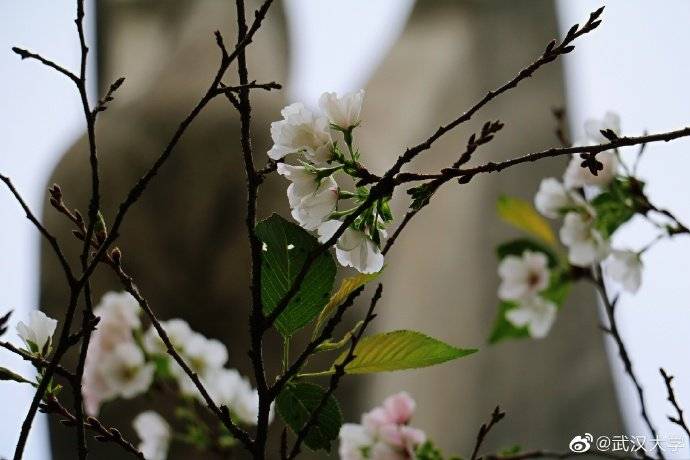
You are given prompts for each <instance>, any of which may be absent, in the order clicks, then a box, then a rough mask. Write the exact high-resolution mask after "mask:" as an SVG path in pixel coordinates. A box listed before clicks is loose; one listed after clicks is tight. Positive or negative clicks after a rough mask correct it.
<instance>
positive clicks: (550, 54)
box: [264, 7, 690, 329]
mask: <svg viewBox="0 0 690 460" xmlns="http://www.w3.org/2000/svg"><path fill="white" fill-rule="evenodd" d="M603 10H604V8H603V7H602V8H599V9H598V10H596V11H594V12H593V13H591V14H590V17H589V20H588V21H587V23H586V24H585V25H584V26H582V27H581V28H580V27H579V26H578V25H575V26H573V27H571V29H570V30H569V31H568V33H567V34H566V37H565V38H564V39H563V41H562V42H561V44H559V45H558V46H556V41H555V40H554V41H552V42H551V43H549V45H547V47H546V50H545V51H544V53H543V54H542V56H541V57H540V58H539V59H537V60H536V61H535V62H533V63H532V64H530V65H529V66H527V67H525V68H524V69H522V70H521V71H520V72H519V73H518V74H517V75H516V76H515V77H514V78H513V79H512V80H510V81H509V82H508V83H506V84H504V85H503V86H501V87H500V88H498V89H497V90H495V91H490V92H489V93H487V95H486V96H484V98H482V99H481V100H480V101H479V102H477V103H476V104H475V105H474V106H473V107H472V108H470V109H469V110H468V111H467V112H465V113H464V114H462V115H460V116H459V117H458V118H456V119H455V120H453V121H452V122H450V123H448V124H447V125H444V126H441V127H440V128H438V130H436V132H435V133H434V134H433V135H431V137H429V138H428V139H427V140H425V141H424V142H422V143H420V144H418V145H416V146H415V147H412V148H409V149H407V150H406V151H405V152H404V153H403V154H402V155H400V157H398V160H397V161H396V162H395V164H394V165H393V166H392V167H391V168H390V169H389V170H388V171H387V172H386V173H385V174H384V175H383V177H381V179H380V180H379V181H378V182H377V183H376V184H375V185H374V186H373V187H372V189H371V190H370V192H369V197H368V198H367V199H366V200H365V201H364V202H363V203H362V204H361V205H360V206H359V207H358V208H357V209H356V210H355V211H354V212H353V213H352V214H350V215H348V216H347V217H346V218H345V220H344V221H343V223H342V225H341V226H340V228H339V229H338V230H337V231H336V232H335V234H333V236H332V237H331V238H330V239H329V240H328V241H326V242H325V243H323V244H322V245H321V246H320V247H319V248H318V249H316V250H315V251H312V253H311V254H310V255H309V256H308V257H307V260H306V261H305V263H304V265H303V266H302V269H301V270H300V272H299V273H298V274H297V276H296V277H295V280H294V281H293V283H292V286H291V287H290V289H288V291H287V292H286V294H285V295H284V296H283V298H282V299H281V300H280V302H278V305H276V307H275V308H274V309H273V311H272V312H271V314H270V315H268V317H267V319H266V322H265V324H264V328H265V329H268V328H270V327H271V326H272V325H273V323H274V322H275V320H276V318H278V316H280V315H281V314H282V313H283V311H285V309H286V308H287V306H288V304H289V303H290V301H291V300H292V298H293V297H294V296H295V295H296V294H297V292H298V291H299V288H300V286H301V284H302V282H303V281H304V278H305V277H306V275H307V273H308V271H309V268H310V267H311V265H312V264H313V263H314V261H315V260H316V258H317V257H318V256H319V255H320V254H322V253H323V252H324V251H326V250H328V249H329V248H330V247H331V246H333V244H335V242H336V241H337V240H338V238H339V237H340V236H341V235H342V234H343V233H344V232H345V230H346V229H347V227H349V225H350V224H351V223H352V222H354V220H355V219H356V218H357V217H358V216H359V215H360V214H361V213H362V212H364V210H366V209H367V208H368V207H369V206H371V205H372V204H373V203H374V202H375V201H376V200H377V199H379V198H382V197H384V196H388V195H390V194H391V193H392V192H393V189H394V188H395V186H396V185H399V184H401V183H404V182H409V181H410V180H402V179H400V177H401V176H402V177H403V178H406V177H407V175H406V174H398V173H400V170H401V169H402V167H403V166H404V165H405V164H407V163H409V162H410V161H412V160H413V159H414V158H415V157H416V156H417V155H419V154H420V153H421V152H423V151H425V150H428V149H430V148H431V146H432V145H433V143H434V142H436V141H437V140H438V139H439V138H440V137H442V136H443V135H444V134H446V133H448V132H449V131H451V130H453V129H454V128H456V127H457V126H459V125H460V124H461V123H464V122H466V121H468V120H469V119H470V118H472V116H473V115H474V114H475V113H476V112H477V111H479V109H481V108H482V107H484V106H485V105H486V104H488V103H489V102H491V101H492V100H493V99H495V98H496V97H497V96H499V95H501V94H503V93H505V92H506V91H508V90H510V89H512V88H514V87H516V86H517V85H518V83H520V82H521V81H522V80H524V79H526V78H528V77H530V76H531V75H532V74H533V73H534V72H535V71H536V70H537V69H539V68H540V67H542V66H543V65H545V64H547V63H549V62H551V61H554V60H555V59H556V58H557V57H558V56H560V55H562V54H567V53H570V52H571V51H573V50H574V49H575V48H574V46H572V45H571V43H572V42H573V41H574V40H575V39H577V38H578V37H580V36H582V35H584V34H586V33H588V32H590V31H592V30H594V29H595V28H596V27H598V26H599V24H600V22H601V21H599V20H598V18H599V16H600V15H601V13H602V12H603ZM688 134H690V132H688V133H687V134H685V135H688ZM517 163H520V162H517ZM491 165H492V167H496V166H497V165H496V164H494V163H491ZM508 166H509V164H506V165H505V166H503V167H502V168H501V169H504V168H506V167H508ZM499 170H500V169H499ZM446 171H463V170H461V169H452V168H451V169H449V170H446ZM396 175H397V176H396ZM410 176H413V177H420V178H415V179H411V180H426V179H436V178H439V177H443V175H436V176H427V177H424V176H421V175H410ZM452 177H457V175H456V176H452ZM452 177H451V178H452ZM448 180H450V178H449V179H448Z"/></svg>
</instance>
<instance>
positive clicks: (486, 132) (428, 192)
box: [382, 120, 504, 255]
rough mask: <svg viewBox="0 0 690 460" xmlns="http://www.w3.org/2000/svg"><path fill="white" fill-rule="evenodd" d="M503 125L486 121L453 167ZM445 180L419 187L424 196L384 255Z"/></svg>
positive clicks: (466, 160) (470, 155)
mask: <svg viewBox="0 0 690 460" xmlns="http://www.w3.org/2000/svg"><path fill="white" fill-rule="evenodd" d="M503 126H504V125H503V123H501V122H500V121H499V120H496V121H494V122H489V121H487V122H486V123H484V125H483V126H482V129H481V131H480V132H479V134H478V135H477V134H472V135H471V136H470V138H469V139H468V140H467V145H466V147H465V150H464V151H463V152H462V154H460V156H459V157H458V159H457V160H456V161H455V163H453V166H452V167H453V168H459V167H460V166H462V165H464V164H466V163H467V162H469V161H470V160H471V159H472V155H473V154H474V152H475V151H476V150H477V149H478V148H479V147H480V146H482V145H484V144H487V143H489V142H491V141H492V140H493V138H494V136H495V135H496V133H498V132H499V131H500V130H501V129H503ZM445 182H446V181H445V180H444V179H435V180H432V181H429V182H428V183H426V184H424V185H422V186H420V187H418V188H417V189H418V190H420V189H421V190H422V191H423V193H424V195H425V196H424V198H423V199H420V200H419V203H417V204H416V205H415V206H413V207H412V208H411V209H410V210H409V211H408V212H407V213H406V214H405V217H404V218H403V220H402V222H401V223H400V225H398V228H396V229H395V231H394V232H393V235H392V236H391V237H390V238H389V239H388V241H387V242H386V246H385V247H384V248H383V251H382V253H383V255H386V254H387V253H388V251H390V249H391V247H393V245H394V244H395V242H396V241H397V239H398V236H400V233H402V231H403V230H405V227H407V224H409V223H410V221H411V220H412V219H413V218H414V217H415V216H416V215H417V213H419V211H421V210H422V209H423V208H424V207H426V206H427V205H428V204H429V202H430V200H431V197H432V196H433V195H434V193H436V191H437V190H438V189H439V188H440V187H441V186H442V185H443V184H444V183H445ZM413 190H414V189H413ZM408 193H412V190H410V191H408Z"/></svg>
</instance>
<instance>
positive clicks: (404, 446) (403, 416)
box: [339, 392, 426, 460]
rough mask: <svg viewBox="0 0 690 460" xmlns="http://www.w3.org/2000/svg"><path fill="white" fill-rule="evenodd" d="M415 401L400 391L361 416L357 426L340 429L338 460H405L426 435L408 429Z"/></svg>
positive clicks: (410, 456) (412, 456)
mask: <svg viewBox="0 0 690 460" xmlns="http://www.w3.org/2000/svg"><path fill="white" fill-rule="evenodd" d="M415 407H416V403H415V401H414V400H413V399H412V398H411V397H410V395H409V394H407V393H405V392H401V393H398V394H395V395H392V396H389V397H388V398H386V399H385V400H384V401H383V404H382V405H381V406H379V407H375V408H374V409H372V410H371V411H369V412H367V413H365V414H364V415H362V421H361V423H359V424H356V423H345V424H344V425H343V426H342V427H341V428H340V449H339V454H340V458H341V460H364V459H370V460H405V459H411V458H416V455H415V452H416V450H417V448H418V447H419V446H421V445H422V444H423V443H424V442H425V441H426V434H425V433H424V432H423V431H422V430H419V429H417V428H413V427H411V426H409V425H408V424H409V422H410V420H411V418H412V415H413V414H414V411H415Z"/></svg>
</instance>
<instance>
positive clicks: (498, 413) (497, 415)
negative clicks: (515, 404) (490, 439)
mask: <svg viewBox="0 0 690 460" xmlns="http://www.w3.org/2000/svg"><path fill="white" fill-rule="evenodd" d="M505 416H506V413H505V412H503V411H502V410H501V408H500V407H498V406H496V408H495V409H494V411H493V412H492V413H491V420H489V422H488V423H482V426H481V427H479V432H478V433H477V441H476V442H475V443H474V449H473V450H472V456H471V457H470V460H476V459H477V458H481V457H477V455H478V454H479V449H480V448H481V446H482V443H483V442H484V439H485V438H486V435H488V434H489V432H490V431H491V429H492V428H493V427H494V426H495V425H496V424H497V423H498V422H500V421H501V420H503V417H505Z"/></svg>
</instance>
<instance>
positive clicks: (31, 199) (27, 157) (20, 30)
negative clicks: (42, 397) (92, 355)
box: [0, 0, 96, 460]
mask: <svg viewBox="0 0 690 460" xmlns="http://www.w3.org/2000/svg"><path fill="white" fill-rule="evenodd" d="M92 2H93V0H87V2H86V3H87V6H90V4H91V3H92ZM73 4H74V2H73V1H70V2H65V1H45V0H13V1H9V0H5V1H3V2H0V101H2V106H1V107H2V109H1V110H0V172H2V173H3V174H5V175H9V176H10V177H11V178H12V180H13V182H14V184H15V186H16V187H17V188H18V189H19V190H20V192H21V193H22V195H23V196H24V198H25V199H26V201H27V202H28V204H29V206H30V207H31V208H32V210H33V211H34V213H35V214H37V215H38V216H40V215H41V213H42V210H41V205H42V203H43V197H44V196H45V193H46V190H45V189H44V188H43V186H44V185H45V182H46V180H48V177H49V174H50V171H51V169H52V168H53V165H54V164H55V162H56V161H57V159H58V155H59V154H60V153H62V152H64V151H65V150H66V149H67V148H68V147H69V146H70V145H71V144H72V143H73V142H74V141H75V140H76V139H77V138H78V137H79V136H80V135H81V133H82V132H83V130H84V121H83V115H82V111H81V103H80V102H79V99H78V95H77V93H76V89H75V86H74V84H73V83H72V82H70V81H69V80H68V79H67V78H65V77H64V76H62V75H61V74H58V73H57V72H55V71H53V70H50V69H48V68H46V67H44V66H42V65H41V64H38V63H37V62H29V61H28V60H27V61H24V62H21V60H20V59H19V57H18V56H17V55H16V54H14V53H13V52H12V51H11V49H10V48H11V47H12V46H15V45H16V46H19V47H22V48H28V49H31V50H32V51H35V52H39V53H41V54H42V55H43V56H44V57H48V58H50V59H53V60H54V61H56V62H58V63H61V64H62V65H64V66H66V67H68V68H70V69H78V68H79V47H78V43H79V42H78V38H77V33H76V27H75V26H74V18H75V8H74V5H73ZM67 6H69V7H67ZM87 11H88V12H89V13H93V11H92V8H88V10H87ZM86 22H87V25H88V26H89V29H90V26H91V25H93V21H91V20H90V18H87V21H86ZM88 33H89V36H91V33H90V30H89V31H88ZM90 54H91V56H90V58H91V59H92V61H91V62H94V61H93V59H95V52H93V51H92V52H91V53H90ZM91 69H93V67H92V68H91ZM90 75H91V82H92V83H95V81H96V79H95V78H94V77H95V75H94V74H93V73H91V74H90ZM92 94H93V91H92ZM38 243H39V234H38V232H37V231H36V229H35V228H34V227H32V226H31V224H30V223H29V221H28V220H27V219H26V218H25V217H24V214H23V212H22V211H21V209H20V208H19V207H18V205H17V203H16V201H14V199H13V198H11V197H10V194H9V192H8V191H7V190H6V188H5V186H4V184H2V191H1V192H0V279H1V280H2V285H0V313H4V312H6V311H7V310H9V309H13V310H14V314H13V315H12V322H11V325H12V327H11V331H10V332H8V334H7V336H8V337H9V338H10V340H11V341H13V342H15V343H18V342H17V341H18V338H17V337H16V334H15V332H14V324H16V322H17V321H18V320H21V319H24V320H26V317H27V315H28V312H29V311H31V309H33V308H36V306H37V302H38V259H39V246H38ZM0 366H6V367H10V368H12V369H13V370H16V371H18V372H20V373H22V374H24V375H32V374H33V372H34V371H33V369H32V368H31V367H30V366H29V365H27V364H26V363H25V362H24V361H21V360H19V359H14V358H13V357H11V356H10V353H0ZM1 383H2V388H0V408H2V411H1V412H2V416H1V417H0V457H7V458H11V457H12V454H13V453H14V447H15V444H16V442H17V437H18V435H19V426H20V425H21V421H22V420H23V419H24V416H25V415H26V411H27V409H28V406H29V403H30V401H31V396H32V394H33V391H31V388H29V387H28V386H26V385H20V384H15V383H8V382H1ZM10 386H12V388H9V387H10ZM37 422H38V423H36V424H34V428H33V431H32V434H31V436H30V438H29V445H28V446H27V450H26V455H25V456H24V458H25V459H26V460H44V459H47V458H50V457H49V454H48V450H47V444H46V441H47V427H46V424H45V420H44V418H43V416H42V415H39V416H38V417H37Z"/></svg>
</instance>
